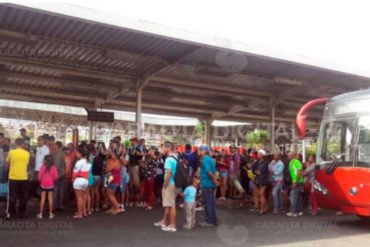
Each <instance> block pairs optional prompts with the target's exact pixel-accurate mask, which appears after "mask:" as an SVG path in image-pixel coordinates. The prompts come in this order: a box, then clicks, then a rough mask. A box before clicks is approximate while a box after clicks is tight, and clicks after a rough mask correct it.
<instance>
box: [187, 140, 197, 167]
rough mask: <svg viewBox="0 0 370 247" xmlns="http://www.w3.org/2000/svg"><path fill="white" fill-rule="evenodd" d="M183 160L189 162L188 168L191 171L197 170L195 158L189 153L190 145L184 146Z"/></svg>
mask: <svg viewBox="0 0 370 247" xmlns="http://www.w3.org/2000/svg"><path fill="white" fill-rule="evenodd" d="M184 159H186V160H187V161H188V162H189V165H190V167H191V168H192V169H193V171H196V170H197V168H198V167H197V156H196V155H195V153H193V152H192V151H191V145H190V144H186V145H185V153H184Z"/></svg>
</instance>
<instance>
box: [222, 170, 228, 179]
mask: <svg viewBox="0 0 370 247" xmlns="http://www.w3.org/2000/svg"><path fill="white" fill-rule="evenodd" d="M228 176H229V171H228V170H223V171H220V178H227V177H228Z"/></svg>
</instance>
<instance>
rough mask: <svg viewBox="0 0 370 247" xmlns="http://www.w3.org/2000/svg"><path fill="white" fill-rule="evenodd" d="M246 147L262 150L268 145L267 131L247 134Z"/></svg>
mask: <svg viewBox="0 0 370 247" xmlns="http://www.w3.org/2000/svg"><path fill="white" fill-rule="evenodd" d="M246 138H247V147H248V148H256V149H259V148H263V147H265V145H267V144H268V141H269V138H268V131H267V130H257V131H251V132H247V134H246Z"/></svg>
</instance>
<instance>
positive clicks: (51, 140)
mask: <svg viewBox="0 0 370 247" xmlns="http://www.w3.org/2000/svg"><path fill="white" fill-rule="evenodd" d="M47 145H48V148H49V151H50V154H51V155H54V153H55V151H56V150H57V147H56V145H55V137H54V136H49V138H48V140H47Z"/></svg>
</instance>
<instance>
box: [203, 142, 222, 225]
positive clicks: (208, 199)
mask: <svg viewBox="0 0 370 247" xmlns="http://www.w3.org/2000/svg"><path fill="white" fill-rule="evenodd" d="M199 151H200V157H201V160H202V163H201V172H200V186H201V188H202V199H203V203H204V209H205V210H204V212H205V217H204V222H201V223H200V224H199V225H200V226H203V227H212V226H216V225H217V216H216V201H215V196H214V190H215V188H216V185H217V183H218V182H217V176H216V163H215V161H214V160H213V159H212V158H211V157H210V156H209V151H210V148H209V146H208V145H202V146H201V147H200V148H199Z"/></svg>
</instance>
